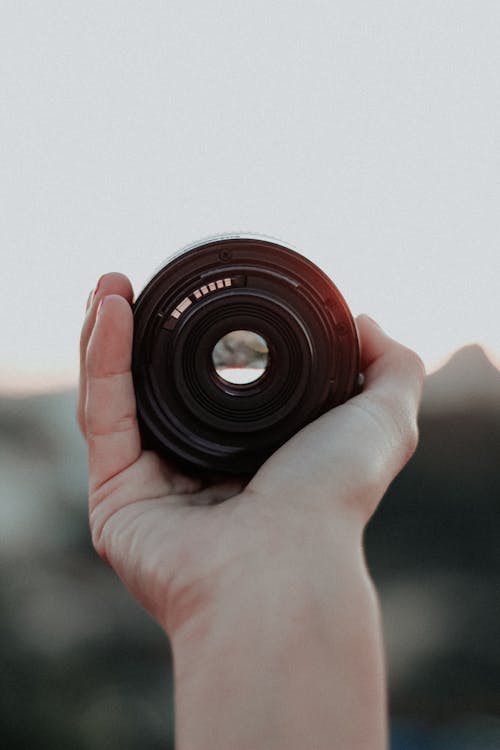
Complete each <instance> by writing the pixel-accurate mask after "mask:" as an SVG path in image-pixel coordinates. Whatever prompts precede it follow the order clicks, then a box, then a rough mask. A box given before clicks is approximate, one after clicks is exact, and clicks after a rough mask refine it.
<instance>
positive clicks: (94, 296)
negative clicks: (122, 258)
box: [92, 276, 102, 302]
mask: <svg viewBox="0 0 500 750" xmlns="http://www.w3.org/2000/svg"><path fill="white" fill-rule="evenodd" d="M101 281H102V276H101V278H100V279H99V281H98V282H97V284H96V285H95V289H94V293H93V295H92V302H93V301H94V300H95V298H96V294H97V292H98V291H99V287H100V286H101Z"/></svg>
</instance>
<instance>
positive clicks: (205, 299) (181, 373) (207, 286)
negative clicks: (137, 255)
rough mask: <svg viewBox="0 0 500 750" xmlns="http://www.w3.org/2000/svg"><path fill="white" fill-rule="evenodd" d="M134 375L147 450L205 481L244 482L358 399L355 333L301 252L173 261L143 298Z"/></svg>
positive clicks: (190, 251) (202, 247)
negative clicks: (234, 478)
mask: <svg viewBox="0 0 500 750" xmlns="http://www.w3.org/2000/svg"><path fill="white" fill-rule="evenodd" d="M132 372H133V378H134V387H135V392H136V400H137V414H138V420H139V426H140V430H141V436H142V443H143V447H144V448H147V449H152V450H155V451H157V452H158V453H159V454H160V455H162V456H164V457H166V458H169V459H172V460H174V461H175V462H176V463H177V464H178V465H179V466H180V467H182V468H184V469H186V470H188V471H190V472H191V473H193V472H195V473H196V474H198V475H200V476H213V475H214V474H216V475H238V476H247V475H251V474H253V473H254V472H255V471H256V470H257V469H258V467H259V466H260V465H261V464H262V463H263V462H264V461H265V460H266V458H268V457H269V456H270V455H271V454H272V453H273V452H274V451H275V450H276V449H277V448H279V446H280V445H282V444H283V443H285V442H286V441H287V440H288V439H289V438H290V437H291V436H292V435H293V434H294V433H296V432H297V431H298V430H299V429H300V428H301V427H304V426H305V425H306V424H308V423H309V422H311V421H312V420H313V419H316V418H317V417H318V416H320V415H321V414H323V413H324V412H325V411H327V410H328V409H331V408H332V407H334V406H336V405H338V404H341V403H343V402H344V401H346V400H347V399H348V398H349V397H350V396H352V395H354V393H355V392H356V390H357V386H358V372H359V346H358V338H357V333H356V326H355V323H354V320H353V318H352V316H351V313H350V312H349V309H348V307H347V304H346V302H345V300H344V299H343V297H342V295H341V294H340V292H339V291H338V289H337V288H336V287H335V285H334V284H333V283H332V281H331V280H330V279H329V278H328V276H327V275H326V274H325V273H323V271H321V270H320V269H319V268H318V267H317V266H316V265H314V264H313V263H312V262H311V261H310V260H308V259H307V258H305V257H304V256H302V255H301V254H300V253H298V252H297V251H296V250H293V249H292V248H290V247H287V246H285V245H283V244H282V243H281V241H280V242H278V241H275V240H273V239H271V238H268V237H265V238H264V237H262V236H259V235H219V236H217V237H211V238H208V239H206V240H203V241H201V242H198V243H196V244H193V245H190V246H189V247H187V248H184V249H183V250H182V251H180V252H179V253H177V254H176V255H175V256H174V257H172V258H171V259H170V260H169V261H168V262H167V264H166V265H165V266H164V267H163V268H161V270H160V271H158V273H156V275H155V276H154V277H153V278H152V279H151V281H150V282H149V283H148V284H147V286H146V287H145V288H144V290H143V291H142V292H141V294H140V295H139V297H138V298H137V300H136V302H135V304H134V346H133V358H132Z"/></svg>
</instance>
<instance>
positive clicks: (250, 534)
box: [78, 273, 424, 747]
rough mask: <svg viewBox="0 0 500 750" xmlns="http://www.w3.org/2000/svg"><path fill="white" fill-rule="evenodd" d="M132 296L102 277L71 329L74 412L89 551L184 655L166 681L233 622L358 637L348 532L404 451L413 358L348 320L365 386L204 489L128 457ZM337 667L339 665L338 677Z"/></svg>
mask: <svg viewBox="0 0 500 750" xmlns="http://www.w3.org/2000/svg"><path fill="white" fill-rule="evenodd" d="M132 295H133V292H132V288H131V285H130V282H129V281H128V279H127V278H126V277H124V276H123V275H121V274H116V273H113V274H106V275H105V276H104V277H102V278H101V281H100V284H99V287H98V289H97V290H96V293H95V294H94V296H93V298H89V301H88V306H87V313H86V317H85V322H84V326H83V330H82V338H81V376H80V396H79V409H78V417H79V422H80V426H81V429H82V432H83V434H84V435H85V437H86V440H87V444H88V455H89V513H90V526H91V531H92V539H93V543H94V546H95V548H96V550H97V551H98V552H99V554H100V555H101V556H102V557H104V558H105V559H106V560H107V561H108V562H109V563H110V565H111V566H112V567H113V568H114V569H115V571H116V572H117V574H118V575H119V576H120V578H121V579H122V580H123V582H124V583H125V585H126V586H127V587H128V588H129V589H130V590H131V592H132V593H133V594H134V595H135V596H136V597H137V599H138V600H139V601H140V602H141V604H142V605H143V606H144V607H145V608H146V609H147V610H148V611H149V612H150V613H151V614H152V615H153V617H155V618H156V619H157V620H158V621H159V622H160V623H161V625H162V626H163V627H164V629H165V630H166V632H167V633H168V634H169V636H170V638H171V640H172V643H173V645H174V653H175V652H176V650H177V652H178V653H181V652H182V654H183V655H186V656H185V658H184V656H183V657H179V662H178V672H177V674H176V677H178V679H179V681H183V682H186V681H187V682H188V683H189V682H190V681H191V679H192V678H193V675H194V674H195V673H196V671H197V664H198V663H199V656H200V652H199V650H198V649H197V647H196V646H197V644H198V643H200V642H201V641H203V640H204V639H205V638H206V635H207V633H209V634H210V635H209V636H208V639H209V640H210V642H213V641H214V638H215V636H213V632H214V631H213V628H212V624H213V623H214V622H216V623H217V631H218V632H220V633H222V632H223V633H224V645H222V642H221V641H218V643H219V646H218V647H217V648H215V652H218V653H219V655H220V653H221V651H223V652H224V653H226V648H227V647H228V644H233V646H234V645H235V638H236V640H237V639H238V638H240V637H241V633H239V632H238V631H239V630H241V625H242V623H246V625H244V628H248V627H252V626H251V625H248V623H252V622H253V624H254V626H255V627H254V632H257V631H259V632H260V633H261V635H262V636H263V638H264V639H265V638H266V637H268V636H269V635H270V634H272V633H276V632H277V631H278V630H279V631H280V638H281V637H282V634H284V635H283V638H284V640H285V641H287V642H288V640H289V639H290V638H291V640H292V641H293V640H294V638H295V637H296V636H295V635H294V633H295V634H296V632H297V628H299V630H300V631H301V629H302V627H303V622H304V616H305V615H304V613H305V612H310V611H311V609H312V610H313V611H315V612H316V614H317V615H318V617H319V619H320V620H325V622H328V624H329V626H331V627H332V628H333V630H336V632H344V631H345V628H346V627H347V630H348V631H349V632H350V633H351V634H353V633H354V630H356V628H355V629H354V630H353V627H352V624H353V622H355V621H356V622H357V623H359V621H360V619H361V625H360V626H359V625H358V626H357V627H358V628H359V627H361V630H363V628H364V627H365V624H366V622H368V621H371V618H373V617H374V618H375V619H376V618H377V614H376V612H375V609H376V606H375V609H374V607H373V606H372V605H373V592H372V591H371V590H370V581H369V577H368V575H367V573H366V569H365V565H364V558H363V553H362V533H363V529H364V527H365V525H366V523H367V521H368V519H369V518H370V516H371V514H372V513H373V512H374V510H375V508H376V507H377V504H378V502H379V501H380V499H381V497H382V496H383V494H384V492H385V490H386V488H387V486H388V485H389V483H390V482H391V481H392V479H393V478H394V477H395V476H396V474H397V473H398V472H399V471H400V470H401V468H402V467H403V466H404V464H405V463H406V462H407V460H408V459H409V457H410V456H411V454H412V453H413V451H414V450H415V447H416V443H417V422H416V417H417V410H418V404H419V399H420V394H421V388H422V382H423V377H424V368H423V366H422V363H421V361H420V359H419V358H418V357H417V355H415V354H414V353H413V352H412V351H410V350H408V349H407V348H405V347H403V346H402V345H401V344H398V343H397V342H395V341H394V340H392V339H391V338H389V337H388V336H387V335H385V334H384V332H383V331H382V330H381V329H380V328H379V327H378V326H377V324H376V323H374V322H372V321H371V319H369V318H368V317H367V316H360V317H359V318H358V319H357V325H358V330H359V334H360V341H361V350H362V362H361V367H362V371H363V372H364V375H365V384H364V389H363V392H362V393H361V394H359V395H358V396H355V397H354V398H352V399H350V400H349V401H348V402H346V403H345V404H343V405H341V406H338V407H336V408H335V409H333V410H331V411H329V412H327V413H326V414H324V415H322V416H321V417H320V418H319V419H317V420H315V421H314V422H313V423H311V424H309V425H308V426H306V427H305V428H303V429H302V430H301V431H300V432H298V433H297V434H296V435H294V436H293V437H292V438H291V439H290V440H289V441H288V442H287V443H286V444H285V445H283V446H282V447H281V448H280V449H279V450H278V451H276V453H275V454H274V455H273V456H271V457H270V458H269V459H268V460H267V461H266V462H265V463H264V464H263V466H262V467H261V468H260V469H259V470H258V471H257V472H256V474H255V476H254V477H253V478H252V479H251V481H250V482H249V483H248V484H247V485H246V486H245V484H244V482H242V481H238V480H232V479H231V480H226V481H221V482H214V483H212V484H211V485H208V486H206V485H205V484H203V483H202V482H201V481H200V479H199V478H197V477H196V476H195V475H192V476H189V475H186V474H185V473H183V472H180V471H178V470H177V468H176V467H175V465H174V464H173V463H171V462H167V461H164V460H162V459H160V458H159V457H158V456H157V455H156V454H155V453H152V452H151V451H143V450H142V449H141V442H140V436H139V431H138V426H137V420H136V411H135V396H134V390H133V383H132V376H131V372H130V364H131V350H132V335H133V316H132V311H131V307H130V304H131V302H132ZM101 303H102V304H101ZM99 305H100V306H99ZM98 308H99V309H98ZM222 500H225V502H221V501H222ZM367 597H368V599H367ZM368 600H370V602H371V603H369V604H367V601H368ZM339 605H340V608H341V609H342V611H343V615H342V617H343V620H342V621H339ZM320 610H321V612H320ZM256 613H257V614H256ZM256 617H257V620H258V621H256V619H255V618H256ZM259 618H260V620H259ZM341 619H342V618H341ZM264 623H265V624H264ZM301 623H302V624H301ZM374 627H375V626H374ZM342 629H344V630H342ZM245 632H246V633H247V634H248V630H245ZM301 632H302V631H301ZM356 632H357V631H356ZM363 632H364V631H363ZM358 635H359V638H358V637H357V636H356V635H354V636H353V637H354V640H355V641H356V642H359V639H360V638H361V634H360V633H358ZM215 640H217V639H216V638H215ZM361 640H362V638H361ZM375 650H376V649H375ZM204 653H205V652H204ZM351 656H352V654H351ZM348 657H349V654H348ZM377 660H378V661H377ZM378 662H379V656H377V654H375V656H374V659H373V663H374V664H375V663H377V664H378ZM351 664H352V658H351V659H349V658H347V660H346V664H345V665H344V666H345V669H344V668H343V667H342V665H340V666H339V663H337V668H338V669H339V674H344V675H345V674H346V673H347V672H348V671H349V669H350V665H351ZM374 669H375V671H377V669H378V670H379V672H380V669H379V667H376V666H375V667H374ZM176 681H177V680H176ZM368 683H370V681H369V680H368ZM345 690H346V686H345V683H344V687H343V694H344V692H345ZM347 692H348V693H349V690H347ZM209 744H210V743H209ZM207 746H209V745H207ZM213 746H215V745H213ZM375 746H376V745H375V744H374V745H373V747H375ZM241 747H243V745H241ZM289 747H291V746H290V745H289ZM346 747H347V746H346Z"/></svg>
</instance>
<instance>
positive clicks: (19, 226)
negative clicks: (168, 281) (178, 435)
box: [0, 0, 500, 389]
mask: <svg viewBox="0 0 500 750" xmlns="http://www.w3.org/2000/svg"><path fill="white" fill-rule="evenodd" d="M499 40H500V3H499V2H497V0H491V1H489V2H488V1H487V0H478V1H477V2H474V3H472V2H461V1H460V0H449V1H446V2H443V1H441V0H430V1H429V0H419V2H415V0H412V1H411V2H406V1H404V0H398V1H397V2H385V1H383V0H382V1H381V2H370V1H368V0H367V1H366V2H359V1H356V0H349V1H346V2H332V0H303V1H301V2H298V1H297V0H288V1H287V2H282V1H281V0H280V1H278V2H277V1H276V0H272V2H269V0H267V1H264V0H257V1H254V2H251V1H250V0H246V1H245V2H242V1H241V0H222V1H220V0H219V1H217V0H213V1H212V2H206V0H196V1H194V0H182V2H180V1H177V0H176V1H175V2H171V1H168V0H164V1H163V2H155V1H149V2H148V1H147V0H146V1H144V2H139V1H138V0H136V1H134V2H132V1H131V0H120V1H118V0H115V1H110V0H100V1H99V2H94V1H89V0H85V2H83V1H82V2H78V1H76V0H75V1H74V2H72V1H71V0H58V1H57V2H55V1H54V0H44V2H27V1H26V0H2V2H1V4H0V170H1V171H0V191H1V192H0V201H1V203H0V247H1V252H2V272H1V275H0V304H1V315H2V321H3V325H2V336H1V348H0V388H4V389H5V388H11V389H13V388H16V389H22V388H28V387H30V388H31V387H33V386H34V385H35V386H36V387H40V388H44V387H48V386H51V385H52V386H53V385H54V384H56V383H59V382H67V383H69V382H76V373H77V370H76V367H77V349H78V336H79V329H80V324H81V318H82V313H83V308H84V303H85V299H86V296H87V294H88V291H89V289H90V288H91V287H92V286H93V285H94V284H95V282H96V280H97V278H98V277H99V276H100V275H101V274H102V273H103V272H105V271H109V270H120V271H123V272H124V273H127V274H128V275H129V276H130V277H131V279H132V281H133V283H134V286H135V287H136V288H137V289H140V287H141V286H142V285H143V284H144V282H145V281H146V280H147V279H148V278H149V277H150V275H151V273H152V271H153V270H154V269H155V268H156V267H157V266H158V265H159V264H160V263H161V262H162V260H164V259H166V258H167V257H168V256H169V255H170V254H171V253H172V252H174V251H176V250H177V249H178V248H179V247H181V246H183V245H185V244H187V243H189V242H191V241H194V240H196V239H198V238H201V237H204V236H206V235H209V234H215V233H219V232H224V231H234V230H248V231H253V232H258V233H264V234H270V235H273V236H277V237H281V238H282V239H283V240H284V241H285V242H289V243H291V244H293V245H295V246H296V247H298V248H299V249H300V250H301V251H302V252H303V253H304V254H305V255H307V256H308V257H310V258H311V259H312V260H314V261H315V262H316V263H318V264H319V265H320V266H321V267H322V268H324V270H325V271H326V272H327V273H328V274H329V275H330V276H331V278H332V279H333V281H334V282H335V283H336V284H337V286H338V287H339V288H340V290H341V291H342V293H343V294H344V296H345V297H346V299H347V302H348V303H349V305H350V307H351V309H352V311H353V312H354V313H355V314H357V313H359V312H362V311H365V312H368V313H369V314H371V315H372V316H374V317H375V318H377V319H378V320H379V321H380V322H381V324H382V325H383V326H385V327H386V329H387V330H388V331H389V332H390V333H391V334H392V335H393V336H395V337H396V338H399V339H400V340H401V341H403V342H404V343H406V344H407V345H408V346H411V347H413V348H414V349H416V350H417V351H418V352H419V353H420V354H421V356H422V357H423V358H424V359H425V361H426V363H427V364H428V366H429V367H433V366H435V365H436V364H437V363H438V362H440V361H441V360H442V359H443V358H444V357H446V356H447V355H449V354H450V353H451V352H452V351H453V350H454V349H456V348H457V347H459V346H461V345H463V344H465V343H468V342H471V341H478V342H479V343H482V344H483V345H485V346H486V347H487V348H488V350H489V352H490V353H492V354H493V355H494V354H495V352H496V353H497V356H498V352H499V350H500V326H499V318H500V315H499V303H498V299H499V282H500V265H499V264H500V260H499V258H500V253H499V240H500V84H499V81H500V42H499Z"/></svg>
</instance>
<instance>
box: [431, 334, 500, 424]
mask: <svg viewBox="0 0 500 750" xmlns="http://www.w3.org/2000/svg"><path fill="white" fill-rule="evenodd" d="M490 409H494V410H495V411H500V370H498V369H497V368H496V367H495V365H494V364H493V362H492V361H491V360H490V359H489V358H488V356H487V354H486V352H485V351H484V349H482V347H481V346H479V345H478V344H471V345H469V346H464V347H463V348H462V349H459V350H458V351H457V352H455V353H454V354H452V356H451V357H450V359H449V360H448V361H447V362H446V364H445V365H444V366H443V367H441V369H439V370H438V371H437V372H435V373H432V374H431V375H429V376H428V377H427V378H426V382H425V387H424V393H423V397H422V407H421V412H422V413H426V414H428V413H434V414H436V413H440V412H447V411H457V410H458V411H462V410H466V411H483V410H490Z"/></svg>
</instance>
